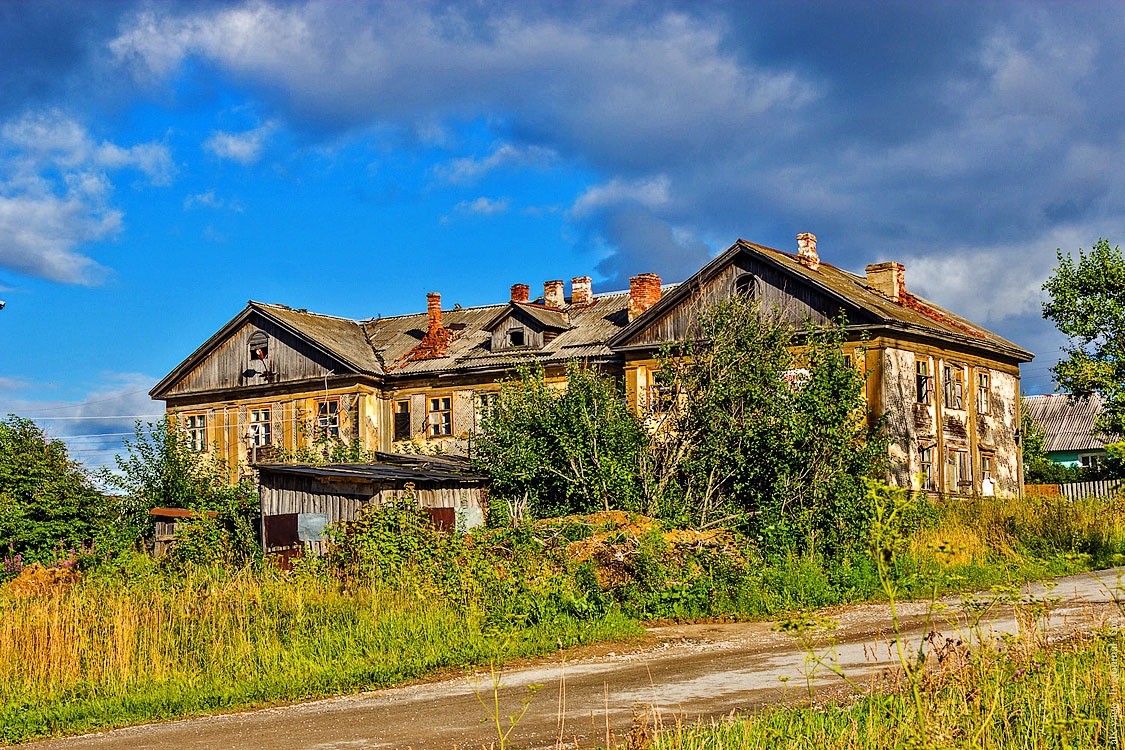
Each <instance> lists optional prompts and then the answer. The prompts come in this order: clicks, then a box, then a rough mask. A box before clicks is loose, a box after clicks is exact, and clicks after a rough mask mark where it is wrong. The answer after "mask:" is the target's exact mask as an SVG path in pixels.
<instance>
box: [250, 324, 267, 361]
mask: <svg viewBox="0 0 1125 750" xmlns="http://www.w3.org/2000/svg"><path fill="white" fill-rule="evenodd" d="M256 341H261V342H263V343H262V345H261V346H257V347H256V346H255V343H256ZM246 348H247V349H248V350H249V352H248V354H249V355H250V361H251V362H265V361H266V360H267V359H269V356H270V337H269V334H268V333H266V332H265V331H260V330H259V331H254V333H252V334H250V338H249V339H248V340H247V342H246ZM259 351H260V352H261V353H262V356H260V357H259V356H258V352H259Z"/></svg>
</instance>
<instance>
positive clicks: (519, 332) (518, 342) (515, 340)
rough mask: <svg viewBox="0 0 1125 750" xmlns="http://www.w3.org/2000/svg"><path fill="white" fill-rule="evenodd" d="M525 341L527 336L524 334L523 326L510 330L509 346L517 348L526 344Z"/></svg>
mask: <svg viewBox="0 0 1125 750" xmlns="http://www.w3.org/2000/svg"><path fill="white" fill-rule="evenodd" d="M525 342H526V336H525V335H524V330H523V329H522V328H513V329H512V330H510V331H508V346H510V347H512V348H513V349H515V348H517V347H521V346H524V344H525Z"/></svg>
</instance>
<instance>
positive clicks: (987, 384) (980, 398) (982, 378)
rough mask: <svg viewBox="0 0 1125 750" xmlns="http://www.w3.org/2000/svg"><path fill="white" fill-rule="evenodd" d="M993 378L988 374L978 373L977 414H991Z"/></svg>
mask: <svg viewBox="0 0 1125 750" xmlns="http://www.w3.org/2000/svg"><path fill="white" fill-rule="evenodd" d="M991 385H992V376H991V375H990V374H989V373H987V372H978V373H977V414H989V413H990V408H991V406H992V388H991Z"/></svg>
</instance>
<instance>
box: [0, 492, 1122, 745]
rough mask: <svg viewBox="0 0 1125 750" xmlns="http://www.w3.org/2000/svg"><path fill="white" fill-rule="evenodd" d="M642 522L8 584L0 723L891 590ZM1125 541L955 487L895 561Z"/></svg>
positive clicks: (923, 579) (91, 719) (965, 573)
mask: <svg viewBox="0 0 1125 750" xmlns="http://www.w3.org/2000/svg"><path fill="white" fill-rule="evenodd" d="M634 526H635V524H630V525H629V526H626V527H624V528H617V529H612V528H610V529H606V528H598V527H596V526H595V527H593V528H591V527H590V526H589V525H583V524H581V523H575V522H567V523H563V524H561V525H555V526H553V527H546V526H540V527H537V528H535V529H530V530H523V531H516V532H513V531H508V532H500V533H499V534H497V533H496V532H492V533H491V534H485V535H481V536H480V537H477V538H470V539H468V540H467V541H441V540H440V539H437V538H436V537H435V538H431V537H427V538H425V539H418V540H415V541H412V542H410V544H405V545H400V547H399V548H398V550H397V552H398V553H403V554H404V555H405V557H404V558H403V559H404V560H405V561H406V563H405V567H403V566H402V565H399V568H397V569H398V570H400V572H401V575H399V576H398V577H395V578H391V579H389V580H390V582H389V583H388V578H386V577H384V578H382V579H381V580H382V582H378V581H376V580H367V581H359V582H357V580H355V579H352V580H349V581H347V582H343V583H342V582H341V581H340V580H339V579H338V578H337V577H335V576H333V575H331V574H330V573H329V572H327V571H323V570H322V571H312V570H310V571H307V572H306V573H305V574H303V575H298V576H296V577H291V578H289V579H288V580H283V579H282V578H281V577H280V576H279V575H277V574H275V573H270V572H268V571H251V570H246V571H242V572H238V573H230V572H223V571H218V570H205V569H191V570H188V571H186V572H185V571H179V572H174V571H160V570H158V569H156V568H153V567H151V566H150V567H148V568H142V569H141V570H133V571H131V572H123V571H120V570H116V571H102V572H92V573H90V574H88V575H87V576H86V577H85V579H84V580H83V581H82V582H80V583H79V584H78V585H76V586H74V587H72V588H70V589H68V590H66V591H62V592H56V593H54V594H51V595H48V596H37V597H30V598H15V597H13V596H11V595H8V594H5V593H3V590H2V589H0V740H3V741H6V742H18V741H22V740H26V739H30V738H33V737H38V736H48V735H58V734H72V733H78V732H83V731H89V730H94V729H100V728H106V727H112V726H121V725H125V724H130V723H136V722H141V721H147V720H153V719H163V718H170V717H176V716H184V715H189V714H193V713H200V712H205V711H212V710H221V709H226V708H234V707H240V706H247V705H254V704H261V703H268V702H276V701H285V700H295V699H299V698H305V697H311V696H320V695H327V694H333V693H338V692H345V691H354V690H361V689H367V688H375V687H380V686H385V685H388V684H392V683H396V682H401V681H404V680H409V679H412V678H415V677H420V676H423V675H426V674H429V673H432V672H435V671H438V670H440V669H442V668H447V667H457V666H463V665H473V664H486V663H489V662H500V663H502V662H503V661H505V660H508V659H512V658H516V657H520V656H530V655H536V654H542V653H546V652H549V651H552V650H554V649H555V648H557V647H558V646H559V645H560V644H561V645H563V646H571V645H577V644H580V643H588V642H592V641H596V640H607V639H614V638H621V637H630V636H634V635H636V634H638V632H639V627H638V625H637V622H636V620H637V619H638V618H649V617H703V616H736V617H772V616H776V615H780V614H782V613H784V612H790V611H794V610H799V609H811V608H815V607H820V606H824V605H829V604H838V603H842V602H849V601H859V600H865V599H878V598H880V586H879V582H878V575H877V573H876V570H875V565H874V563H873V562H872V561H871V560H870V559H869V558H868V557H867V556H864V555H857V556H855V557H851V558H843V559H836V560H832V561H830V562H827V561H823V560H817V559H811V558H808V557H802V556H795V555H787V556H769V555H762V554H761V553H760V552H759V551H757V550H756V549H754V547H753V545H752V544H747V543H744V541H740V540H738V539H736V538H733V537H731V536H730V535H726V541H725V542H720V541H719V540H715V539H712V540H711V543H709V544H700V543H698V541H699V540H698V539H697V540H696V542H693V543H688V544H685V543H682V542H680V543H677V542H676V537H675V536H674V535H666V534H661V533H660V532H659V531H658V530H654V529H652V528H651V527H650V528H649V529H648V531H643V530H642V533H641V534H639V535H636V534H633V533H631V532H630V531H629V530H628V529H629V528H631V527H634ZM415 542H416V543H415ZM577 549H584V550H586V551H587V553H589V552H591V551H593V553H592V554H584V555H576V554H575V551H576V550H577ZM1122 550H1125V502H1122V501H1121V500H1115V501H1108V500H1091V501H1084V502H1082V503H1066V502H1060V501H1037V502H1035V503H1016V502H1011V501H974V502H971V503H969V502H958V503H956V504H951V505H945V506H941V507H939V508H938V509H937V512H936V513H934V514H933V515H932V516H931V517H930V518H929V519H928V520H927V521H926V522H925V523H924V524H922V525H921V526H920V527H919V528H917V529H916V530H915V531H914V532H913V533H912V535H911V537H910V539H909V540H908V543H907V544H906V545H905V546H904V547H903V549H902V550H900V552H899V553H898V554H897V555H896V557H895V561H894V563H893V574H894V576H895V580H896V584H897V586H898V587H899V589H900V591H903V592H906V594H907V595H911V594H913V595H916V596H922V597H925V596H929V595H932V594H934V593H935V592H936V593H942V592H944V591H949V590H957V589H961V590H965V589H977V588H987V587H988V586H990V585H994V584H998V583H1005V584H1017V583H1020V582H1022V581H1024V580H1029V579H1033V578H1040V577H1044V576H1049V575H1056V574H1065V573H1069V572H1073V571H1076V570H1079V569H1082V568H1085V567H1102V566H1106V565H1110V564H1112V563H1113V562H1114V561H1115V560H1116V559H1119V557H1120V554H1119V553H1120V552H1122ZM401 562H402V561H401V560H400V563H401ZM420 562H421V563H423V564H422V565H419V563H420ZM1075 658H1077V657H1075ZM809 716H810V718H809V721H813V720H814V718H813V715H812V714H810V715H809ZM816 720H819V719H816ZM751 746H752V745H751Z"/></svg>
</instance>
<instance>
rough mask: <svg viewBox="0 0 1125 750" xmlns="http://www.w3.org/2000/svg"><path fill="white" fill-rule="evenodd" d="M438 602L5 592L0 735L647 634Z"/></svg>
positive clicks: (373, 592) (172, 712)
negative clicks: (508, 620)
mask: <svg viewBox="0 0 1125 750" xmlns="http://www.w3.org/2000/svg"><path fill="white" fill-rule="evenodd" d="M435 601H440V599H437V600H435V599H434V598H432V597H425V596H420V595H419V592H417V591H414V592H409V591H396V590H390V589H385V588H380V587H377V586H363V587H356V588H353V589H351V590H349V591H347V592H342V591H340V590H339V589H338V588H337V587H335V586H330V585H326V584H324V583H323V582H321V581H317V580H302V581H291V582H286V581H281V580H279V579H277V577H271V576H257V575H253V576H252V575H242V576H239V577H229V576H227V577H224V576H221V575H215V576H206V575H202V574H200V575H197V576H195V577H188V578H185V579H183V580H179V581H176V580H170V581H165V582H163V585H157V584H155V583H154V582H148V583H147V584H145V585H142V586H134V587H126V588H121V587H120V586H117V587H114V586H112V585H109V584H108V583H107V582H106V581H100V582H99V581H93V582H90V583H83V584H80V585H79V586H76V587H75V588H72V589H71V590H69V591H68V592H66V593H64V594H61V595H58V596H54V597H36V598H31V599H23V600H10V599H9V600H4V599H0V740H3V741H4V742H8V743H15V742H22V741H26V740H29V739H32V738H35V737H42V736H52V735H59V734H75V733H81V732H85V731H91V730H96V729H104V728H108V727H114V726H123V725H127V724H134V723H139V722H144V721H151V720H158V719H169V718H175V717H181V716H185V715H191V714H196V713H202V712H208V711H215V710H223V709H233V708H239V707H246V706H252V705H257V704H263V703H272V702H278V701H291V700H297V699H301V698H309V697H314V696H324V695H332V694H336V693H341V692H355V691H360V690H367V689H373V688H379V687H384V686H387V685H391V684H395V683H400V682H403V681H408V680H411V679H414V678H418V677H423V676H425V675H429V674H433V673H434V672H437V671H440V670H442V669H446V668H451V667H461V666H469V665H479V664H487V663H490V662H495V663H503V662H505V661H507V660H510V659H514V658H518V657H525V656H535V655H540V654H544V653H547V652H550V651H553V650H555V649H556V648H558V647H559V645H562V646H564V647H568V646H574V645H579V644H584V643H590V642H593V641H604V640H612V639H619V638H623V637H629V636H635V635H638V634H639V633H640V632H641V631H640V628H639V627H638V626H637V625H636V624H635V623H634V622H633V621H630V620H627V619H625V618H624V617H622V616H621V615H620V614H618V613H616V612H609V613H606V614H605V615H604V616H601V617H598V618H596V619H588V620H580V619H576V618H574V617H571V616H568V615H566V614H558V615H557V616H555V617H552V618H551V619H550V620H548V621H544V622H539V623H534V624H532V623H526V622H524V623H513V624H511V625H508V626H505V625H502V624H497V623H493V622H490V621H489V618H488V613H486V612H483V611H480V610H473V609H469V610H465V609H455V608H451V607H447V606H443V605H441V604H439V603H435Z"/></svg>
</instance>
